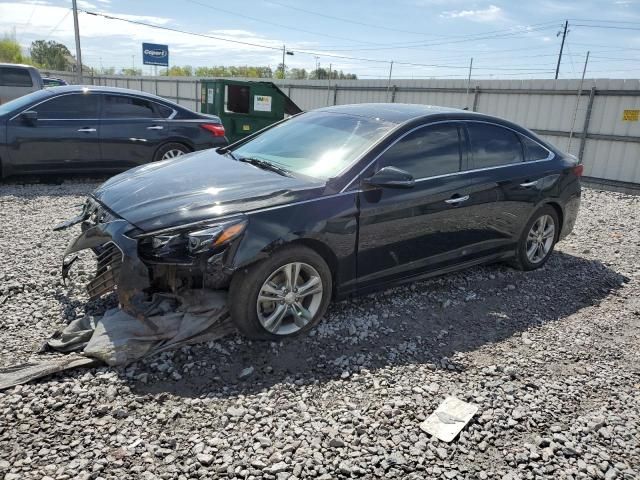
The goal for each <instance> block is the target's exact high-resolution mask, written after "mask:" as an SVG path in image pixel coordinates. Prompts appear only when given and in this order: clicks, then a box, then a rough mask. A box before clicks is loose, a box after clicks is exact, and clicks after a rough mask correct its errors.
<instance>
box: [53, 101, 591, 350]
mask: <svg viewBox="0 0 640 480" xmlns="http://www.w3.org/2000/svg"><path fill="white" fill-rule="evenodd" d="M581 175H582V165H581V164H579V163H578V162H577V161H576V160H575V158H574V157H571V156H569V155H566V154H563V153H562V152H560V151H559V150H558V149H556V148H555V147H554V146H552V145H551V144H549V143H547V142H545V141H544V140H542V139H540V138H539V137H537V136H536V135H535V134H534V133H532V132H531V131H529V130H527V129H525V128H522V127H520V126H518V125H515V124H513V123H511V122H508V121H506V120H502V119H499V118H495V117H491V116H488V115H481V114H478V113H472V112H467V111H463V110H455V109H448V108H440V107H429V106H420V105H398V104H361V105H345V106H336V107H328V108H321V109H319V110H315V111H311V112H308V113H303V114H300V115H297V116H294V117H291V118H290V119H287V120H284V121H282V122H279V123H278V124H276V125H274V126H272V127H268V128H267V129H266V130H264V131H262V132H260V133H257V134H255V135H252V136H251V137H248V138H247V139H244V140H241V141H239V142H237V143H235V144H233V145H231V146H229V147H226V148H220V149H218V150H217V151H215V150H207V151H205V152H199V153H194V154H190V155H187V156H184V157H182V158H180V159H178V160H176V161H171V162H167V161H165V162H159V163H156V164H153V165H148V166H144V167H139V168H136V169H132V170H129V171H128V172H125V173H123V174H121V175H118V176H116V177H114V178H112V179H111V180H108V181H107V182H106V183H104V184H103V185H102V186H101V187H99V188H98V189H97V190H95V191H94V192H93V194H92V195H91V196H90V198H89V199H88V201H87V203H86V204H85V206H84V208H83V211H82V212H81V213H80V215H79V216H78V217H76V218H75V219H72V220H70V221H68V222H66V223H65V224H62V225H60V226H59V227H58V228H66V227H68V226H70V225H73V224H76V223H83V228H82V230H83V233H82V234H81V235H80V236H79V237H78V238H76V239H75V240H74V241H73V242H72V243H71V245H70V246H69V248H68V249H67V251H66V252H65V259H66V260H65V261H64V266H63V275H65V276H66V275H67V274H68V271H69V268H70V266H71V264H72V263H73V258H70V255H71V254H72V253H74V252H77V251H79V250H82V249H85V248H93V249H94V251H95V252H96V253H97V254H98V270H97V274H96V277H95V278H94V279H93V280H92V281H91V282H90V284H89V287H88V288H89V293H90V294H91V296H92V297H97V296H100V295H101V294H103V293H105V292H107V291H109V290H111V289H112V288H113V286H114V285H117V291H118V295H119V298H120V302H121V303H122V304H123V305H124V306H125V308H126V307H127V305H130V303H128V302H130V301H131V299H132V298H134V296H135V295H138V294H140V293H141V292H146V293H150V292H153V291H158V290H161V291H162V290H174V291H176V290H178V289H180V288H183V287H197V288H200V287H205V288H228V289H229V308H230V311H231V315H232V318H233V320H234V321H235V323H236V324H237V326H238V327H239V329H240V330H241V331H242V332H243V333H244V334H245V335H247V336H249V337H251V338H264V339H276V338H283V337H288V336H291V335H296V334H299V333H302V332H306V331H308V330H309V329H310V328H312V327H313V326H314V325H316V324H317V323H318V322H319V321H320V319H321V317H322V315H323V314H324V312H325V310H326V308H327V305H328V304H329V301H330V299H332V298H337V299H339V298H344V297H345V296H347V295H351V294H359V293H364V292H370V291H372V290H376V289H380V288H385V287H388V286H391V285H397V284H401V283H404V282H408V281H413V280H417V279H423V278H426V277H430V276H433V275H437V274H441V273H446V272H451V271H454V270H458V269H461V268H465V267H469V266H472V265H478V264H482V263H488V262H497V261H509V262H511V263H512V264H513V265H514V266H516V267H517V268H520V269H522V270H532V269H536V268H539V267H541V266H543V265H544V264H545V263H546V262H547V260H548V259H549V256H550V255H551V252H552V251H553V248H554V245H555V243H556V242H557V241H558V240H561V239H562V238H564V237H565V236H567V235H568V234H569V233H570V232H571V230H572V229H573V226H574V223H575V220H576V215H577V213H578V207H579V204H580V176H581Z"/></svg>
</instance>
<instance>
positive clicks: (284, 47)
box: [282, 45, 287, 80]
mask: <svg viewBox="0 0 640 480" xmlns="http://www.w3.org/2000/svg"><path fill="white" fill-rule="evenodd" d="M286 51H287V48H286V46H285V45H282V79H283V80H284V72H286V70H285V69H284V55H285V53H286Z"/></svg>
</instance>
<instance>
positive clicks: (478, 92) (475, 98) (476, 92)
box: [471, 85, 480, 112]
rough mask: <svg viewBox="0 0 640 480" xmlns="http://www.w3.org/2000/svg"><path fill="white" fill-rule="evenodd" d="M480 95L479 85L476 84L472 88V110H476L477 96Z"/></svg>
mask: <svg viewBox="0 0 640 480" xmlns="http://www.w3.org/2000/svg"><path fill="white" fill-rule="evenodd" d="M479 96H480V87H479V86H478V85H476V88H475V89H474V90H473V108H472V109H471V110H472V111H473V112H475V111H477V110H478V97H479Z"/></svg>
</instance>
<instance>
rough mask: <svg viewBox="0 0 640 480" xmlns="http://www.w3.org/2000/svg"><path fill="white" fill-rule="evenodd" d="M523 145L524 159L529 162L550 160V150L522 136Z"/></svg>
mask: <svg viewBox="0 0 640 480" xmlns="http://www.w3.org/2000/svg"><path fill="white" fill-rule="evenodd" d="M520 140H522V144H523V145H524V159H525V161H527V162H533V161H535V160H545V159H547V158H549V153H551V152H549V150H547V149H546V148H545V147H543V146H542V145H540V144H539V143H538V142H534V141H533V140H531V139H530V138H529V137H524V136H521V137H520Z"/></svg>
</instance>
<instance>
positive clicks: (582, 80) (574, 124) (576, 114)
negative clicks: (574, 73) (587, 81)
mask: <svg viewBox="0 0 640 480" xmlns="http://www.w3.org/2000/svg"><path fill="white" fill-rule="evenodd" d="M590 53H591V52H590V51H587V58H585V59H584V68H583V69H582V78H581V79H580V88H578V97H577V98H576V108H575V109H574V110H573V121H572V122H571V131H570V132H569V146H568V147H567V153H571V140H573V133H574V129H575V126H576V117H577V116H578V106H579V105H580V97H581V96H582V84H583V83H584V75H585V74H586V73H587V64H588V63H589V54H590ZM578 161H582V159H580V158H579V159H578Z"/></svg>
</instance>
